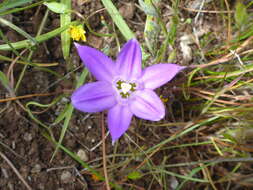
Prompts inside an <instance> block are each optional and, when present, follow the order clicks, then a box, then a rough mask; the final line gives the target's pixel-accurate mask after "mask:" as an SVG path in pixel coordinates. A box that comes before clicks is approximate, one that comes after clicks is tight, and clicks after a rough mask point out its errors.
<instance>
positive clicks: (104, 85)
mask: <svg viewBox="0 0 253 190" xmlns="http://www.w3.org/2000/svg"><path fill="white" fill-rule="evenodd" d="M71 101H72V104H73V106H74V107H75V108H76V109H78V110H80V111H83V112H99V111H102V110H106V109H109V108H111V107H113V106H114V105H115V104H116V102H117V101H116V98H115V91H114V89H113V87H112V85H111V84H110V83H108V82H105V81H98V82H92V83H88V84H85V85H83V86H81V87H80V88H78V89H77V90H76V91H75V92H74V93H73V94H72V97H71Z"/></svg>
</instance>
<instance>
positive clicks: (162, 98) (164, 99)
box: [160, 95, 169, 103]
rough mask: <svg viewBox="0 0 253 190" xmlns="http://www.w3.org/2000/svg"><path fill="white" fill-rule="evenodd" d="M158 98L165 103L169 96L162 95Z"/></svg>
mask: <svg viewBox="0 0 253 190" xmlns="http://www.w3.org/2000/svg"><path fill="white" fill-rule="evenodd" d="M160 99H161V100H162V102H163V103H167V102H168V101H169V98H164V97H163V96H162V95H161V96H160Z"/></svg>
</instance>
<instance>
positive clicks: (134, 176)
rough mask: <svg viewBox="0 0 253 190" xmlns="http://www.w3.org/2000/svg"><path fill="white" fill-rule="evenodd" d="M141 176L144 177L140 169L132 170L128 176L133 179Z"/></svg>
mask: <svg viewBox="0 0 253 190" xmlns="http://www.w3.org/2000/svg"><path fill="white" fill-rule="evenodd" d="M141 177H142V174H141V173H140V172H138V171H133V172H130V173H129V174H128V175H127V178H128V179H132V180H136V179H140V178H141Z"/></svg>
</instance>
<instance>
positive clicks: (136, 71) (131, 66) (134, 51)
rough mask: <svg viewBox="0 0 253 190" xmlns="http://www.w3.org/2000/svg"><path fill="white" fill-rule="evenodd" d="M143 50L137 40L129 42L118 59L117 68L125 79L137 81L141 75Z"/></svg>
mask: <svg viewBox="0 0 253 190" xmlns="http://www.w3.org/2000/svg"><path fill="white" fill-rule="evenodd" d="M141 59H142V58H141V48H140V45H139V43H138V41H137V40H135V39H132V40H129V41H128V42H127V43H126V44H125V45H124V46H123V48H122V49H121V51H120V53H119V55H118V57H117V61H116V64H117V68H118V71H119V73H120V75H121V76H122V77H123V78H124V79H125V80H127V79H137V78H138V77H140V75H141Z"/></svg>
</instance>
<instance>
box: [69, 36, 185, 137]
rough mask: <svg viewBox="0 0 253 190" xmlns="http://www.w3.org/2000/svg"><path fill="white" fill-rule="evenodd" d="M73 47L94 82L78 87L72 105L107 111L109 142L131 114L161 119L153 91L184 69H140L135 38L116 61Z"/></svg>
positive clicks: (158, 66) (166, 66)
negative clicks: (94, 79)
mask: <svg viewBox="0 0 253 190" xmlns="http://www.w3.org/2000/svg"><path fill="white" fill-rule="evenodd" d="M75 46H76V48H77V50H78V53H79V56H80V57H81V59H82V61H83V63H84V65H85V66H86V67H87V69H88V70H89V71H90V72H91V73H92V74H93V76H94V77H95V78H96V79H97V80H98V81H97V82H92V83H88V84H85V85H83V86H81V87H80V88H78V89H77V90H76V91H75V92H74V93H73V95H72V97H71V100H72V104H73V106H74V107H75V108H76V109H78V110H80V111H83V112H99V111H102V110H108V119H107V120H108V128H109V131H110V134H111V137H112V140H113V141H115V140H117V139H118V138H119V137H120V136H121V135H122V134H124V133H125V131H126V130H127V129H128V127H129V125H130V122H131V119H132V117H133V115H135V116H136V117H139V118H142V119H146V120H151V121H159V120H161V119H162V118H163V117H164V115H165V107H164V105H163V103H162V101H161V99H160V98H159V96H157V95H156V93H155V92H154V89H156V88H158V87H160V86H162V85H164V84H165V83H167V82H168V81H170V80H171V79H172V78H173V77H174V76H175V75H176V74H177V73H178V72H179V71H181V70H182V69H183V68H184V67H182V66H179V65H176V64H162V63H160V64H156V65H152V66H150V67H147V68H145V69H144V70H142V68H141V60H142V56H141V49H140V45H139V43H138V42H137V40H135V39H132V40H129V41H128V42H127V43H126V44H125V45H124V47H123V48H122V50H121V51H120V53H119V55H118V57H117V59H116V62H114V61H112V60H111V59H110V58H109V57H107V56H106V55H105V54H104V53H102V52H100V51H98V50H96V49H94V48H91V47H88V46H82V45H79V44H75Z"/></svg>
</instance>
